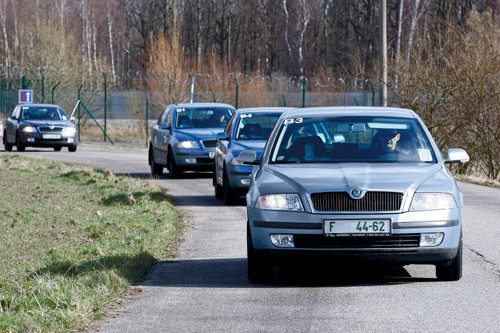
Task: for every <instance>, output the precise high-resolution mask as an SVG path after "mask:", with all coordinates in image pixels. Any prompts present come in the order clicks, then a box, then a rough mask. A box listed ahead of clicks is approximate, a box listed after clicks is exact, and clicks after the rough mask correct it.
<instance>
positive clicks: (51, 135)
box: [43, 134, 61, 139]
mask: <svg viewBox="0 0 500 333" xmlns="http://www.w3.org/2000/svg"><path fill="white" fill-rule="evenodd" d="M43 138H44V139H60V138H61V134H44V135H43Z"/></svg>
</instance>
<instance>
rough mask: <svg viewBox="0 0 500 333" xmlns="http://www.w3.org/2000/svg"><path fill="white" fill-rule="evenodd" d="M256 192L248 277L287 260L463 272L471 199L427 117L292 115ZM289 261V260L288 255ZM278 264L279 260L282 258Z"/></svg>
mask: <svg viewBox="0 0 500 333" xmlns="http://www.w3.org/2000/svg"><path fill="white" fill-rule="evenodd" d="M239 160H240V162H245V163H253V164H255V165H257V167H256V168H257V169H256V170H254V171H253V173H252V179H251V186H250V189H249V192H248V194H247V213H248V226H247V230H248V231H247V248H248V276H249V279H250V281H253V282H256V281H260V280H262V279H264V278H268V277H269V276H270V274H271V273H272V267H273V266H274V265H275V264H276V263H279V262H281V260H282V259H283V258H285V257H294V256H315V257H317V256H322V258H325V262H327V261H328V258H330V259H339V260H348V261H350V262H353V261H356V260H360V261H370V262H377V261H385V262H390V263H393V264H400V265H406V264H431V265H435V267H436V276H437V278H438V279H440V280H458V279H460V277H461V276H462V194H461V192H460V190H459V188H458V186H457V184H456V183H455V180H454V179H453V176H452V174H451V173H450V172H449V170H448V169H447V168H446V166H445V163H453V162H467V161H468V160H469V156H468V154H467V153H466V152H465V151H464V150H462V149H449V150H448V152H447V155H446V158H443V156H442V155H441V153H440V150H439V149H438V147H437V146H436V144H435V142H434V140H433V139H432V137H431V135H430V133H429V131H428V130H427V128H426V127H425V125H424V123H423V122H422V120H421V119H420V118H419V117H418V115H417V114H415V113H414V112H413V111H411V110H407V109H396V108H361V107H359V108H357V107H349V108H347V107H346V108H335V107H331V108H310V109H300V110H299V109H297V110H291V111H288V112H286V113H284V114H283V116H282V117H281V118H280V121H279V122H278V123H277V124H276V126H275V128H274V130H273V133H272V134H271V136H270V138H269V141H268V144H267V145H266V148H265V149H264V152H263V154H262V157H261V158H260V159H259V158H258V154H257V152H255V151H251V150H248V151H244V152H242V153H241V154H240V156H239ZM278 258H279V259H278ZM277 259H278V260H277Z"/></svg>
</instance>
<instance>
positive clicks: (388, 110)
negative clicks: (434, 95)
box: [282, 106, 416, 118]
mask: <svg viewBox="0 0 500 333" xmlns="http://www.w3.org/2000/svg"><path fill="white" fill-rule="evenodd" d="M327 116H380V117H398V118H415V117H416V113H415V112H413V111H412V110H410V109H403V108H393V107H380V106H347V107H344V106H329V107H311V108H302V109H290V110H288V111H286V112H285V113H283V115H282V117H283V118H295V117H327Z"/></svg>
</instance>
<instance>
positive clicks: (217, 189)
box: [213, 171, 224, 200]
mask: <svg viewBox="0 0 500 333" xmlns="http://www.w3.org/2000/svg"><path fill="white" fill-rule="evenodd" d="M213 182H214V190H215V198H216V199H218V200H222V199H224V190H223V188H222V186H220V185H219V184H218V183H217V173H216V172H215V171H214V180H213Z"/></svg>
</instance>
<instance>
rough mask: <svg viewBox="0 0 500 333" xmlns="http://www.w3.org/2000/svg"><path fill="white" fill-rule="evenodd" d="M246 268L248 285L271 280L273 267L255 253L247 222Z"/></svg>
mask: <svg viewBox="0 0 500 333" xmlns="http://www.w3.org/2000/svg"><path fill="white" fill-rule="evenodd" d="M247 267H248V281H249V282H250V283H265V282H268V281H270V280H271V279H272V277H273V276H272V273H273V266H272V265H271V264H270V262H269V261H268V260H266V259H264V258H263V257H262V256H261V255H259V254H257V253H255V250H254V248H253V244H252V236H251V233H250V226H249V224H248V222H247Z"/></svg>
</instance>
